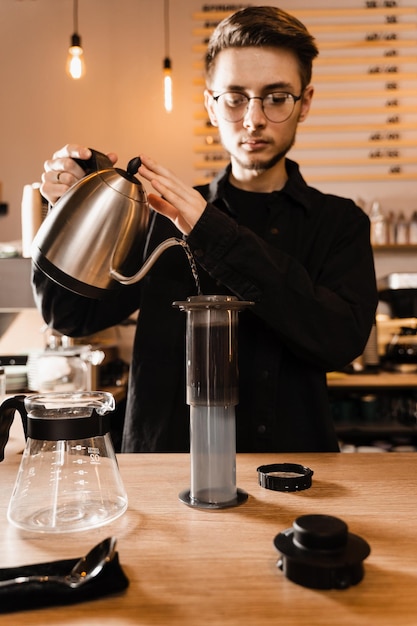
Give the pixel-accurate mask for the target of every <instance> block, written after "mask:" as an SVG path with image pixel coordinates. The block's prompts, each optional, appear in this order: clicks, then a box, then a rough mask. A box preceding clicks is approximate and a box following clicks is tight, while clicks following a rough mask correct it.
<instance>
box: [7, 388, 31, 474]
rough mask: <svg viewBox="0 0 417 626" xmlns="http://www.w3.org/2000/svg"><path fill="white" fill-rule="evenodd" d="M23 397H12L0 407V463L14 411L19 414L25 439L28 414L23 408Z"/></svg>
mask: <svg viewBox="0 0 417 626" xmlns="http://www.w3.org/2000/svg"><path fill="white" fill-rule="evenodd" d="M25 397H26V396H13V397H12V398H8V399H7V400H5V401H4V402H3V403H2V405H1V406H0V462H1V461H3V460H4V448H5V447H6V444H7V442H8V440H9V432H10V427H11V425H12V423H13V418H14V414H15V412H16V411H19V413H20V416H21V418H22V424H23V432H24V434H25V439H26V437H27V417H28V414H27V411H26V408H25Z"/></svg>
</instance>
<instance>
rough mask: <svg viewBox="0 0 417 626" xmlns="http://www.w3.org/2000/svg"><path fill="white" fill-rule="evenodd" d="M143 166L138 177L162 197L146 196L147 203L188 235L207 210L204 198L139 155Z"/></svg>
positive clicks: (163, 169)
mask: <svg viewBox="0 0 417 626" xmlns="http://www.w3.org/2000/svg"><path fill="white" fill-rule="evenodd" d="M140 158H141V161H142V165H141V166H140V168H139V174H140V175H141V176H143V177H144V178H146V180H148V181H149V182H150V183H151V185H152V187H153V188H154V189H155V191H157V192H158V193H160V194H161V196H163V198H158V196H156V195H154V194H150V195H149V201H150V203H151V205H152V207H153V208H154V209H155V211H158V213H162V214H163V215H165V216H166V217H168V218H169V219H171V220H172V221H173V222H174V223H175V225H176V226H177V227H178V228H179V229H180V230H181V231H182V232H183V233H184V234H189V232H190V231H191V230H192V228H193V227H194V226H195V224H196V223H197V221H198V220H199V219H200V217H201V214H202V213H203V211H204V209H205V207H206V204H207V203H206V200H205V199H204V198H203V196H202V195H201V194H200V193H199V192H198V191H196V190H195V189H193V188H192V187H190V186H189V185H187V184H185V183H183V182H182V181H181V180H180V179H179V178H177V177H176V176H175V175H174V174H173V173H172V172H171V171H170V170H168V169H167V168H165V167H163V166H161V165H159V164H158V163H156V162H155V161H153V160H152V159H150V158H149V157H147V156H146V155H140Z"/></svg>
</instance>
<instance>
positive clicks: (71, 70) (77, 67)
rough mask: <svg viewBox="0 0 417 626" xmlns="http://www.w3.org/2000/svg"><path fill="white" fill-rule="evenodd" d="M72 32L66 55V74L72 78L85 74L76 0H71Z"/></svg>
mask: <svg viewBox="0 0 417 626" xmlns="http://www.w3.org/2000/svg"><path fill="white" fill-rule="evenodd" d="M73 21H74V32H73V34H72V35H71V45H70V47H69V50H68V57H67V74H68V76H70V77H71V78H73V79H74V80H78V79H79V78H82V77H83V76H84V74H85V61H84V51H83V49H82V47H81V37H80V35H79V34H78V0H73Z"/></svg>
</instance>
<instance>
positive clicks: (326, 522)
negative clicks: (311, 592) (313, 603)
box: [274, 515, 371, 589]
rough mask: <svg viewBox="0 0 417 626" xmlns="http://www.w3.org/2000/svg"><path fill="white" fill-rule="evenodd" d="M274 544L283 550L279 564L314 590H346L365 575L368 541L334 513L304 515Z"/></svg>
mask: <svg viewBox="0 0 417 626" xmlns="http://www.w3.org/2000/svg"><path fill="white" fill-rule="evenodd" d="M274 544H275V547H276V548H277V550H279V552H281V558H280V559H279V560H278V563H277V565H278V567H279V568H280V569H281V570H282V571H283V573H284V574H285V576H286V577H287V578H288V579H289V580H292V581H293V582H295V583H297V584H298V585H302V586H303V587H310V588H312V589H347V588H348V587H350V586H351V585H356V584H357V583H359V582H360V581H361V580H362V578H363V576H364V569H363V561H364V560H365V559H366V557H367V556H368V555H369V554H370V552H371V549H370V546H369V544H368V543H367V542H366V541H365V540H364V539H362V538H361V537H359V536H357V535H353V534H352V533H350V532H349V531H348V527H347V525H346V523H345V522H344V521H343V520H341V519H339V518H337V517H332V516H331V515H303V516H301V517H298V518H297V519H296V520H295V521H294V523H293V525H292V528H288V529H287V530H284V531H283V532H281V533H279V534H278V535H277V536H276V537H275V539H274Z"/></svg>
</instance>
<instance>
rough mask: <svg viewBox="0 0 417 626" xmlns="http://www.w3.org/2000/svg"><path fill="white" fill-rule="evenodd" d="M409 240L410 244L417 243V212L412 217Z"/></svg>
mask: <svg viewBox="0 0 417 626" xmlns="http://www.w3.org/2000/svg"><path fill="white" fill-rule="evenodd" d="M408 238H409V242H410V243H414V244H416V243H417V211H414V213H413V215H412V216H411V220H410V230H409V233H408Z"/></svg>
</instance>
